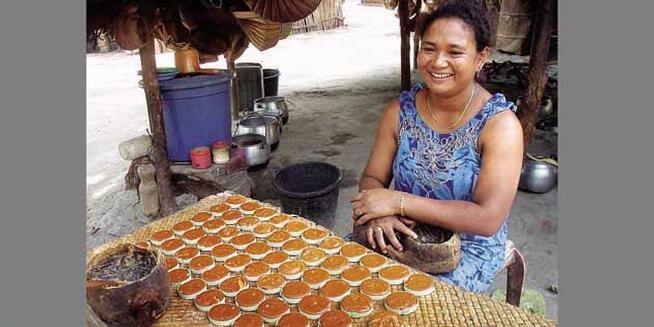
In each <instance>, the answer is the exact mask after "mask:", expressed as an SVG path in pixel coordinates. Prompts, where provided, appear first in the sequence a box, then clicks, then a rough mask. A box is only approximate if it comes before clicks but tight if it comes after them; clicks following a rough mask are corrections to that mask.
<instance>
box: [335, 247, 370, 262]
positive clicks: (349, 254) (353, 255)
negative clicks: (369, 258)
mask: <svg viewBox="0 0 654 327" xmlns="http://www.w3.org/2000/svg"><path fill="white" fill-rule="evenodd" d="M366 253H368V250H366V248H365V247H363V246H362V245H361V244H358V243H354V242H350V243H347V244H345V245H343V246H342V247H341V255H342V256H344V257H346V258H347V259H348V260H349V261H350V262H359V260H360V259H361V258H362V257H363V256H364V255H366Z"/></svg>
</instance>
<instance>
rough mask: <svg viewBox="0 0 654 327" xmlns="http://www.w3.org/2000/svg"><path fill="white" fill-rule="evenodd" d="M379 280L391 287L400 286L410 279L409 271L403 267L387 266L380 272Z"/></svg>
mask: <svg viewBox="0 0 654 327" xmlns="http://www.w3.org/2000/svg"><path fill="white" fill-rule="evenodd" d="M378 274H379V278H381V279H382V280H384V281H386V282H388V283H389V284H391V285H399V284H402V283H404V281H405V280H406V279H407V278H408V277H409V269H408V268H407V267H405V266H401V265H391V266H386V267H384V268H382V269H380V270H379V273H378Z"/></svg>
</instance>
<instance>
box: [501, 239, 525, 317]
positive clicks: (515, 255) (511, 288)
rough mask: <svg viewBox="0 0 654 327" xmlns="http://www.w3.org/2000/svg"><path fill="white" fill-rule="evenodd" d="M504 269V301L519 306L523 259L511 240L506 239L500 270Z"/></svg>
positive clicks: (523, 276) (523, 267)
mask: <svg viewBox="0 0 654 327" xmlns="http://www.w3.org/2000/svg"><path fill="white" fill-rule="evenodd" d="M504 269H506V302H507V303H509V304H512V305H515V306H516V307H519V306H520V297H521V296H522V288H523V284H524V279H525V260H524V257H523V256H522V253H520V251H519V250H518V249H517V248H516V247H515V245H514V244H513V241H511V240H507V241H506V251H505V256H504V266H503V267H502V269H500V271H503V270H504Z"/></svg>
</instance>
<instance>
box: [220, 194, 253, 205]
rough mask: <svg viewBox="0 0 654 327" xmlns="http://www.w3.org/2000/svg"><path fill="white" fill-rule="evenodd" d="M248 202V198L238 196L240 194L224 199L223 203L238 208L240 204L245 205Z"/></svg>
mask: <svg viewBox="0 0 654 327" xmlns="http://www.w3.org/2000/svg"><path fill="white" fill-rule="evenodd" d="M247 201H248V198H246V197H244V196H242V195H240V194H235V195H230V196H228V197H227V199H225V203H226V204H227V205H229V206H230V207H232V208H238V207H239V206H240V205H241V204H243V203H245V202H247Z"/></svg>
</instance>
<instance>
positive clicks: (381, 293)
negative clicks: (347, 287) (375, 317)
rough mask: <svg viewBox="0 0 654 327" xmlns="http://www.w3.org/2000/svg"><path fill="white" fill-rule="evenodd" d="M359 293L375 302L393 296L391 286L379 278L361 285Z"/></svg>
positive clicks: (365, 281)
mask: <svg viewBox="0 0 654 327" xmlns="http://www.w3.org/2000/svg"><path fill="white" fill-rule="evenodd" d="M359 291H360V292H361V293H362V294H365V295H368V296H370V298H371V299H373V300H375V301H378V300H383V299H385V298H386V297H387V296H388V295H389V294H391V284H389V283H387V282H385V281H383V280H381V279H379V278H370V279H366V280H364V281H363V282H362V283H361V286H359Z"/></svg>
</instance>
